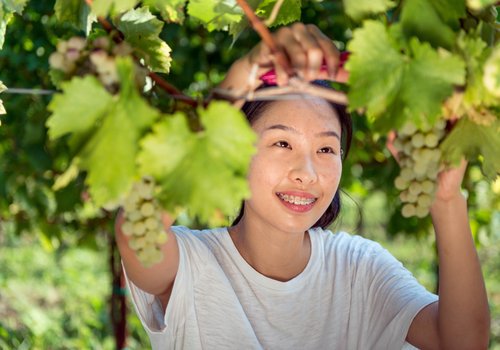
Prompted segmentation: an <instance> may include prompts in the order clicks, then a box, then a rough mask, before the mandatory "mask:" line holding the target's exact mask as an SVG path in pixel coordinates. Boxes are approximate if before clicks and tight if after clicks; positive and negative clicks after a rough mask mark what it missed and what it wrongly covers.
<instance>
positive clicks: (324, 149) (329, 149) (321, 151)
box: [319, 147, 337, 154]
mask: <svg viewBox="0 0 500 350" xmlns="http://www.w3.org/2000/svg"><path fill="white" fill-rule="evenodd" d="M319 153H332V154H337V153H336V152H335V151H334V150H333V148H332V147H323V148H321V149H320V150H319Z"/></svg>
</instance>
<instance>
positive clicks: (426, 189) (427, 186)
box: [422, 180, 435, 194]
mask: <svg viewBox="0 0 500 350" xmlns="http://www.w3.org/2000/svg"><path fill="white" fill-rule="evenodd" d="M434 189H435V185H434V182H432V181H430V180H425V181H424V182H422V192H423V193H427V194H432V193H434Z"/></svg>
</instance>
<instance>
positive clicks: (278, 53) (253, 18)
mask: <svg viewBox="0 0 500 350" xmlns="http://www.w3.org/2000/svg"><path fill="white" fill-rule="evenodd" d="M236 2H237V3H238V5H240V7H241V9H242V10H243V12H244V13H245V15H246V16H247V18H248V20H249V21H250V24H251V25H252V28H253V29H255V31H256V32H257V34H259V36H260V37H261V39H262V41H263V42H264V43H265V44H266V45H267V46H268V47H269V50H271V53H272V54H273V55H274V57H275V59H276V64H277V65H279V66H281V67H282V68H283V70H284V71H285V72H287V74H289V75H293V70H292V67H291V66H290V63H289V61H288V58H287V57H286V55H285V54H284V53H283V51H282V50H280V49H279V48H278V45H276V42H275V41H274V39H273V36H272V35H271V32H270V31H269V29H268V28H267V26H266V25H265V24H264V23H263V22H262V21H261V20H260V19H259V17H257V15H256V14H255V13H254V11H253V9H252V8H251V7H250V5H248V3H247V2H246V0H236Z"/></svg>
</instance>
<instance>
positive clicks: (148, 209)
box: [141, 202, 155, 216]
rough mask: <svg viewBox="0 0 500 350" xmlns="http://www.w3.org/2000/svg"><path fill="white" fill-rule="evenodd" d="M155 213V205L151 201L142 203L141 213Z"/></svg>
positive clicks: (146, 214) (147, 214)
mask: <svg viewBox="0 0 500 350" xmlns="http://www.w3.org/2000/svg"><path fill="white" fill-rule="evenodd" d="M154 213H155V207H154V205H153V203H151V202H144V203H142V205H141V214H142V215H143V216H151V215H153V214H154Z"/></svg>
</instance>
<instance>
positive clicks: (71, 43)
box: [66, 36, 87, 51]
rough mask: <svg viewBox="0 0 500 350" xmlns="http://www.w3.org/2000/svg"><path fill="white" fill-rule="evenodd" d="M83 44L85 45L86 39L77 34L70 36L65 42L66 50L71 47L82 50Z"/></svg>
mask: <svg viewBox="0 0 500 350" xmlns="http://www.w3.org/2000/svg"><path fill="white" fill-rule="evenodd" d="M85 46H87V41H86V40H85V39H84V38H82V37H79V36H74V37H72V38H70V39H69V40H68V41H67V43H66V51H68V50H69V49H73V50H76V51H82V50H83V49H84V48H85Z"/></svg>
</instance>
